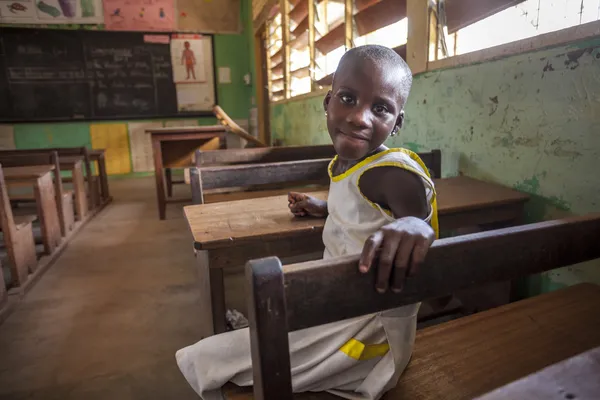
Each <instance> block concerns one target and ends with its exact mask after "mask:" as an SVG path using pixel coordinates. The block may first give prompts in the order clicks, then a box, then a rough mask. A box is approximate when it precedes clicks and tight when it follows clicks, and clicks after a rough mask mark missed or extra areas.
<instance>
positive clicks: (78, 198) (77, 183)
mask: <svg viewBox="0 0 600 400" xmlns="http://www.w3.org/2000/svg"><path fill="white" fill-rule="evenodd" d="M71 172H72V174H73V190H74V191H75V214H76V217H77V220H78V221H82V220H83V219H84V218H85V216H86V214H87V211H88V203H87V195H86V193H85V179H84V178H83V170H82V168H81V164H75V166H74V167H73V171H71Z"/></svg>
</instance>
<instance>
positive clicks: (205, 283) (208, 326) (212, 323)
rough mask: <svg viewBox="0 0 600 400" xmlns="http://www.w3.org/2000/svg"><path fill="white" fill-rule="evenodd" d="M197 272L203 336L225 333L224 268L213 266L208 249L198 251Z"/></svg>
mask: <svg viewBox="0 0 600 400" xmlns="http://www.w3.org/2000/svg"><path fill="white" fill-rule="evenodd" d="M196 272H197V279H198V286H199V289H200V291H199V293H200V304H201V306H200V316H201V319H202V329H203V334H202V336H203V337H208V336H212V335H215V334H218V333H223V332H225V330H226V324H225V311H226V308H225V283H224V281H223V270H222V269H221V268H214V266H213V268H211V266H210V262H209V255H208V251H206V250H203V251H197V252H196Z"/></svg>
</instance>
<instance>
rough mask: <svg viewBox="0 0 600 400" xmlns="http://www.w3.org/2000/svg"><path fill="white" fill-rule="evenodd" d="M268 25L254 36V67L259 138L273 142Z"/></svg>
mask: <svg viewBox="0 0 600 400" xmlns="http://www.w3.org/2000/svg"><path fill="white" fill-rule="evenodd" d="M265 31H266V25H265V24H263V25H262V27H261V29H260V30H259V31H258V33H257V34H256V35H255V36H254V55H255V57H254V69H255V71H256V106H257V108H258V138H259V139H260V140H261V141H262V142H264V143H270V142H271V137H270V136H271V134H270V129H269V93H270V82H269V64H270V60H269V57H267V48H266V42H265V41H266V32H265Z"/></svg>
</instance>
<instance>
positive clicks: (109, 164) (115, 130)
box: [90, 124, 131, 175]
mask: <svg viewBox="0 0 600 400" xmlns="http://www.w3.org/2000/svg"><path fill="white" fill-rule="evenodd" d="M90 136H91V139H92V148H94V149H105V150H106V155H105V157H106V172H107V173H108V174H109V175H119V174H128V173H130V172H131V158H130V157H129V137H128V135H127V125H126V124H92V125H90Z"/></svg>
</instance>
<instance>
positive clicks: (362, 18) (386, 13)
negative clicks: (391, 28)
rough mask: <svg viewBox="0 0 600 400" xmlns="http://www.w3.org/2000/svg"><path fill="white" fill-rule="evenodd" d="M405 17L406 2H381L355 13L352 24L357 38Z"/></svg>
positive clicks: (393, 0)
mask: <svg viewBox="0 0 600 400" xmlns="http://www.w3.org/2000/svg"><path fill="white" fill-rule="evenodd" d="M423 3H426V2H425V1H423ZM405 17H406V0H382V1H380V2H377V3H375V4H373V5H371V6H370V7H367V8H365V9H363V10H362V11H359V12H358V13H356V15H355V16H354V22H355V23H356V32H357V34H358V36H363V35H366V34H367V33H371V32H374V31H376V30H377V29H380V28H383V27H384V26H388V25H391V24H393V23H395V22H398V21H400V20H402V19H404V18H405Z"/></svg>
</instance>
